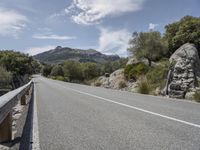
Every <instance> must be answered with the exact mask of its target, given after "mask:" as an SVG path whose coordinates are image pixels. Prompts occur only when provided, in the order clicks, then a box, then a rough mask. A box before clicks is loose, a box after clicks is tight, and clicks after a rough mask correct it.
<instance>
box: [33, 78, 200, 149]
mask: <svg viewBox="0 0 200 150" xmlns="http://www.w3.org/2000/svg"><path fill="white" fill-rule="evenodd" d="M34 81H35V89H36V90H35V91H36V101H37V116H38V131H39V143H40V149H41V150H200V104H197V103H192V102H186V101H181V100H170V99H167V98H160V97H153V96H145V95H140V94H134V93H129V92H124V91H117V90H110V89H104V88H100V87H91V86H85V85H78V84H72V83H65V82H61V81H54V80H50V79H46V78H43V77H40V76H36V77H35V79H34Z"/></svg>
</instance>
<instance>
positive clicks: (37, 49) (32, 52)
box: [26, 45, 56, 56]
mask: <svg viewBox="0 0 200 150" xmlns="http://www.w3.org/2000/svg"><path fill="white" fill-rule="evenodd" d="M55 47H56V46H55V45H47V46H42V47H32V48H28V51H26V53H28V54H29V55H31V56H33V55H36V54H39V53H43V52H46V51H49V50H51V49H55Z"/></svg>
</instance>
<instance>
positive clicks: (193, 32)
mask: <svg viewBox="0 0 200 150" xmlns="http://www.w3.org/2000/svg"><path fill="white" fill-rule="evenodd" d="M165 29H166V33H165V36H164V37H165V38H166V39H167V41H168V43H169V45H168V48H169V54H170V55H171V54H173V53H174V52H175V51H176V50H177V49H178V48H179V47H180V46H182V45H183V44H185V43H193V44H195V46H196V47H197V49H198V50H199V54H200V18H199V17H192V16H185V17H183V18H182V19H181V20H180V21H178V22H174V23H171V24H168V25H166V26H165Z"/></svg>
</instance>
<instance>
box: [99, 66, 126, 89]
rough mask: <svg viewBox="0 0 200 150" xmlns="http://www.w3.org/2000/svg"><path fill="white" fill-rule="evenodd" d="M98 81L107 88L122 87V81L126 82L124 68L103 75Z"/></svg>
mask: <svg viewBox="0 0 200 150" xmlns="http://www.w3.org/2000/svg"><path fill="white" fill-rule="evenodd" d="M96 82H97V83H99V84H100V86H102V87H105V88H111V89H120V82H124V83H126V80H125V77H124V69H119V70H116V71H115V72H113V73H111V74H110V76H109V77H105V76H101V77H99V79H98V80H97V81H96Z"/></svg>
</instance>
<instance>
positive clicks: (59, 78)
mask: <svg viewBox="0 0 200 150" xmlns="http://www.w3.org/2000/svg"><path fill="white" fill-rule="evenodd" d="M51 79H53V80H59V81H65V82H69V78H68V77H63V76H52V77H51Z"/></svg>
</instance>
